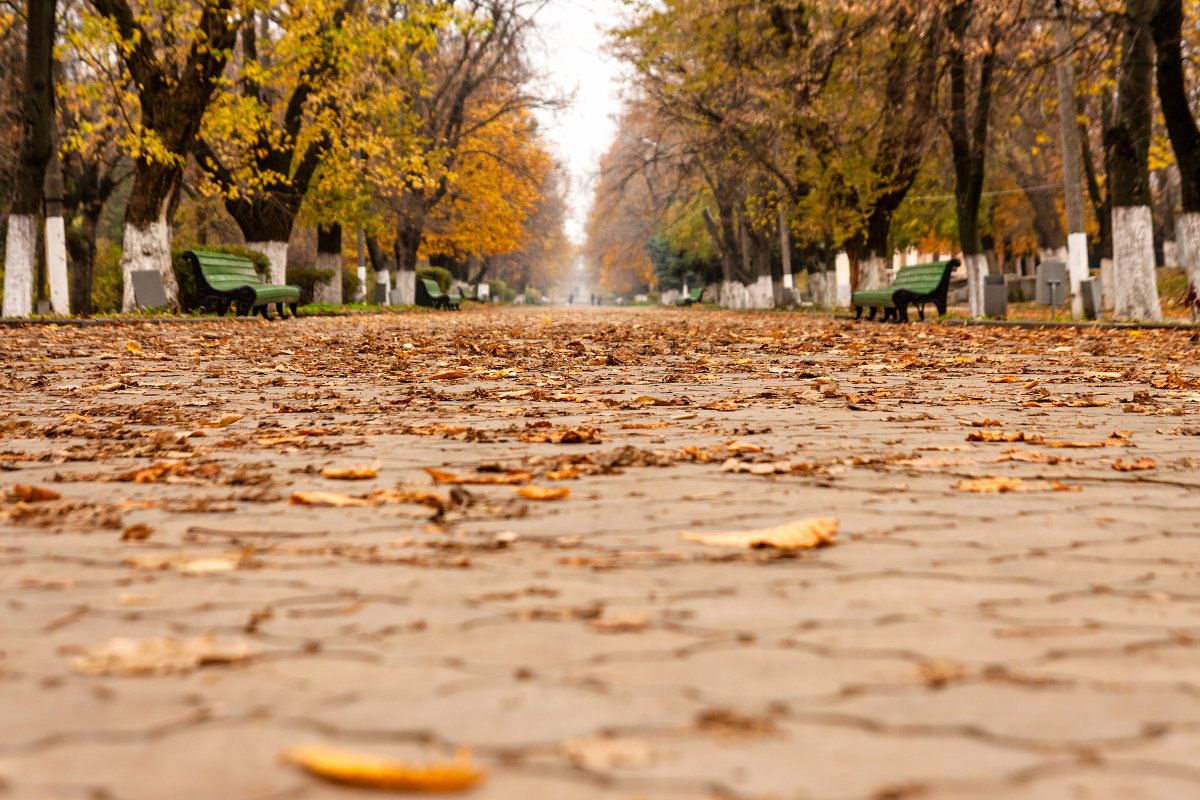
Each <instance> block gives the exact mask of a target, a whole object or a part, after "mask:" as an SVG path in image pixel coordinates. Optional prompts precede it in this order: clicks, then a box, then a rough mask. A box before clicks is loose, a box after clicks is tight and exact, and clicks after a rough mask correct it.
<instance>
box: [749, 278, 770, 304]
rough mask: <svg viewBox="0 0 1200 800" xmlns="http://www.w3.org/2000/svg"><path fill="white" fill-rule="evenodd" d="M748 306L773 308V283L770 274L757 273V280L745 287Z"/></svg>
mask: <svg viewBox="0 0 1200 800" xmlns="http://www.w3.org/2000/svg"><path fill="white" fill-rule="evenodd" d="M746 292H747V295H748V297H747V299H748V300H749V303H750V305H749V307H750V308H774V307H775V285H774V283H773V282H772V281H771V276H770V275H759V276H758V280H756V281H755V282H754V283H752V284H750V285H749V286H747V287H746Z"/></svg>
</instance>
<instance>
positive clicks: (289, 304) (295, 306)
mask: <svg viewBox="0 0 1200 800" xmlns="http://www.w3.org/2000/svg"><path fill="white" fill-rule="evenodd" d="M299 305H300V303H299V302H295V303H288V308H290V309H291V310H292V316H293V317H298V316H300V315H299V314H298V313H296V308H297V307H298V306H299Z"/></svg>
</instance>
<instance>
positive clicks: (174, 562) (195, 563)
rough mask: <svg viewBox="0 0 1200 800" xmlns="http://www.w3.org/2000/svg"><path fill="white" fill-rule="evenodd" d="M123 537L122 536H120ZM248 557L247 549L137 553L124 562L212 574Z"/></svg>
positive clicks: (191, 572) (140, 566) (149, 567)
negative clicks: (216, 552)
mask: <svg viewBox="0 0 1200 800" xmlns="http://www.w3.org/2000/svg"><path fill="white" fill-rule="evenodd" d="M122 538H124V537H122ZM249 557H250V551H249V550H235V551H233V552H231V553H221V554H219V555H208V554H205V553H138V554H137V555H132V556H128V557H127V558H126V559H125V563H126V564H128V565H129V566H131V567H137V568H138V569H145V570H151V571H154V570H160V569H169V570H173V571H175V572H179V573H182V574H184V575H213V574H216V573H220V572H233V571H234V570H236V569H237V568H238V567H240V566H241V565H242V564H243V563H244V562H245V561H246V560H247V559H249Z"/></svg>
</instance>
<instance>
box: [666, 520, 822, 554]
mask: <svg viewBox="0 0 1200 800" xmlns="http://www.w3.org/2000/svg"><path fill="white" fill-rule="evenodd" d="M837 528H838V522H837V520H836V519H835V518H833V517H809V518H807V519H801V520H796V521H795V522H788V523H785V524H783V525H776V526H775V527H773V528H762V529H761V530H754V531H735V532H733V533H690V532H687V531H684V532H682V533H680V534H679V538H680V539H687V540H688V541H690V542H699V543H700V544H709V545H715V546H717V547H774V548H775V549H777V550H798V549H807V548H811V547H821V546H822V545H828V544H833V539H834V537H835V536H836V535H837Z"/></svg>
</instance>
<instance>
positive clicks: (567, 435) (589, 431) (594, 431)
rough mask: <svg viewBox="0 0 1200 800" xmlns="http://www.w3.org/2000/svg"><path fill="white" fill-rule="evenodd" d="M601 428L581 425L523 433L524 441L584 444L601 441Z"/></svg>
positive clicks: (522, 439) (522, 438)
mask: <svg viewBox="0 0 1200 800" xmlns="http://www.w3.org/2000/svg"><path fill="white" fill-rule="evenodd" d="M600 440H601V439H600V429H599V428H591V427H588V426H586V425H585V426H581V427H578V428H562V429H560V430H549V431H536V432H532V433H523V434H521V441H522V442H550V443H552V444H584V443H587V442H599V441H600Z"/></svg>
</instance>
